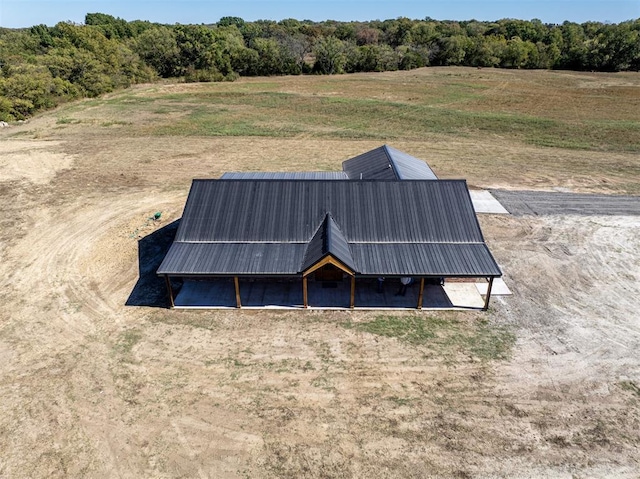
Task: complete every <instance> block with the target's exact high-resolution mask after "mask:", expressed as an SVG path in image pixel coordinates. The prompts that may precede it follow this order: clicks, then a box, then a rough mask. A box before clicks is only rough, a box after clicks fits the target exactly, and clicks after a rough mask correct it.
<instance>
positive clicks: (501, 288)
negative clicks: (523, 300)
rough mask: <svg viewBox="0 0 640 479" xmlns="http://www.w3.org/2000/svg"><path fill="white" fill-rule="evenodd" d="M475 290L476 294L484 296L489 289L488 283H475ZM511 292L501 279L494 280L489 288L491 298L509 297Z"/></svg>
mask: <svg viewBox="0 0 640 479" xmlns="http://www.w3.org/2000/svg"><path fill="white" fill-rule="evenodd" d="M476 288H477V289H478V293H480V294H482V295H484V294H487V289H489V283H476ZM510 294H513V293H511V290H510V289H509V287H508V286H507V285H506V284H505V282H504V280H503V279H502V278H495V279H494V280H493V286H492V287H491V296H494V295H495V296H509V295H510Z"/></svg>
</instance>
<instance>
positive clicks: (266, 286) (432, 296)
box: [174, 278, 484, 310]
mask: <svg viewBox="0 0 640 479" xmlns="http://www.w3.org/2000/svg"><path fill="white" fill-rule="evenodd" d="M399 285H400V283H399V280H397V279H389V280H388V281H385V284H384V287H383V291H382V292H378V291H377V281H376V280H375V278H374V279H361V280H358V281H357V282H356V297H355V308H356V309H365V310H415V308H416V306H417V303H418V295H419V283H417V282H416V283H413V284H411V285H409V287H408V288H407V292H406V294H405V295H404V296H399V295H397V292H398V287H399ZM324 286H326V285H323V284H322V283H318V282H315V281H309V284H308V298H309V309H334V310H348V309H349V299H350V291H351V282H350V281H349V280H343V281H340V282H337V284H336V286H335V287H331V288H327V287H324ZM469 288H472V290H471V291H468V290H469ZM240 299H241V301H242V307H243V308H246V309H300V308H303V300H302V281H301V280H298V281H296V280H293V281H260V280H256V281H246V280H241V281H240ZM174 303H175V307H176V309H182V308H187V309H230V308H235V307H236V296H235V287H234V285H233V281H232V280H231V279H230V278H222V279H212V280H207V281H195V280H186V281H185V282H184V284H183V285H182V287H181V288H180V290H179V291H178V294H177V297H176V298H175V301H174ZM483 306H484V301H483V299H482V297H481V296H480V294H479V293H478V291H477V289H475V283H446V284H445V286H444V288H443V287H442V286H439V285H429V284H427V285H425V287H424V295H423V303H422V308H423V310H430V309H431V310H436V309H451V310H455V309H468V308H482V307H483Z"/></svg>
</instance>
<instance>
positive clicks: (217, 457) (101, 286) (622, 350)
mask: <svg viewBox="0 0 640 479" xmlns="http://www.w3.org/2000/svg"><path fill="white" fill-rule="evenodd" d="M21 129H22V130H21ZM20 131H27V132H34V131H35V132H36V133H37V135H36V136H37V138H34V137H33V136H34V135H33V133H29V134H25V135H20V134H18V135H16V133H20ZM478 141H479V142H480V143H478V142H476V143H477V144H476V148H477V149H478V150H479V151H483V150H489V149H493V150H495V151H497V152H498V154H499V155H500V154H504V155H506V154H507V151H508V150H510V149H512V148H513V145H512V144H510V143H507V141H506V140H505V143H504V144H501V143H499V142H498V143H496V139H495V138H492V139H491V140H487V143H485V144H483V143H482V142H481V140H478ZM375 146H379V145H377V144H370V143H368V142H360V141H346V140H344V141H331V140H324V139H305V138H299V139H298V138H294V139H282V138H273V139H263V138H250V139H248V138H241V137H237V138H208V139H207V138H202V139H197V140H196V139H193V138H166V137H164V138H163V137H160V138H157V137H154V138H151V137H150V138H144V137H138V136H136V137H135V138H127V137H126V136H122V137H113V136H112V137H108V136H105V135H100V134H95V135H94V134H93V131H92V130H91V129H90V128H87V129H85V130H79V129H68V130H65V129H58V128H56V124H55V116H54V115H53V114H47V115H43V116H42V117H40V118H38V119H35V120H32V121H31V122H30V123H28V124H25V125H22V126H15V127H11V128H7V129H4V130H1V131H0V151H1V152H2V156H1V159H0V165H1V173H0V196H1V197H2V204H3V205H4V208H3V209H4V214H3V215H2V217H1V218H0V224H1V230H0V235H1V236H0V258H1V259H2V260H1V261H0V278H1V279H0V300H1V301H2V304H3V307H2V309H1V310H0V398H1V400H0V477H3V478H4V477H6V478H22V477H24V478H27V477H29V478H33V477H83V476H86V477H132V478H133V477H167V478H168V477H200V478H205V477H212V478H237V477H258V478H260V477H325V478H328V477H388V478H392V477H414V478H418V477H432V476H440V477H536V478H537V477H567V478H569V477H575V478H583V477H602V478H604V477H623V478H624V477H626V478H634V477H638V476H640V459H639V458H640V407H639V406H640V355H639V354H638V351H640V320H639V316H638V309H639V306H640V302H639V300H638V298H639V297H640V255H639V254H638V251H640V217H637V216H625V217H621V216H589V217H584V216H580V217H578V216H562V215H554V216H536V217H534V216H521V217H515V216H507V215H504V216H502V215H495V216H489V215H485V216H482V217H481V218H480V220H481V225H482V228H483V231H484V234H485V237H486V238H487V241H488V243H489V245H490V247H491V249H492V251H493V253H494V255H495V257H496V259H497V261H498V262H499V263H500V265H501V266H502V267H503V269H504V272H505V281H506V282H507V284H508V286H509V288H510V289H511V290H512V291H513V293H514V294H513V296H509V297H502V298H498V297H496V298H494V299H493V301H492V306H491V309H490V311H489V312H488V313H486V314H483V313H453V312H451V313H438V315H439V316H440V317H441V318H442V319H444V320H445V321H458V322H460V323H461V324H463V325H465V324H467V325H469V326H471V325H472V324H477V323H479V322H483V321H487V322H488V325H489V327H496V328H498V327H504V328H508V329H509V330H510V331H512V332H513V334H514V335H515V337H516V342H515V345H514V347H513V349H512V351H511V354H510V355H509V357H508V358H506V359H503V360H492V361H486V360H482V359H479V358H477V357H474V356H472V355H468V354H465V353H464V352H462V351H461V350H457V349H456V348H455V347H448V346H447V347H440V346H435V345H434V346H428V345H427V346H425V345H411V344H407V343H404V342H400V341H398V340H397V339H394V338H387V337H382V336H376V335H373V334H368V333H364V332H362V331H358V330H356V329H349V328H345V327H342V324H344V322H346V321H352V322H362V321H369V320H372V319H373V318H375V317H376V313H373V312H369V313H367V312H332V313H326V312H324V313H323V312H260V311H257V312H256V311H252V312H247V311H226V312H224V311H218V312H211V311H172V310H168V309H165V308H164V307H163V304H164V303H163V302H162V299H158V300H157V303H156V304H150V305H149V306H127V305H126V304H127V302H128V301H129V298H130V297H131V295H132V291H133V290H134V288H135V286H136V283H137V281H138V277H139V267H140V265H139V257H138V256H139V250H138V240H139V239H141V238H144V237H146V236H147V235H149V234H151V233H153V232H154V231H157V230H159V229H161V228H163V227H165V226H167V225H169V224H170V223H171V222H172V221H173V220H175V219H177V218H179V217H180V214H181V209H182V207H183V205H184V201H185V199H186V194H187V193H188V188H189V184H190V181H191V179H192V178H194V177H215V176H218V175H219V174H221V173H222V172H224V171H227V170H236V171H237V170H242V169H256V164H261V163H259V162H263V161H265V158H270V157H274V158H280V159H281V161H285V160H286V159H287V158H290V159H291V160H290V163H288V166H289V169H292V170H295V169H308V168H309V164H312V165H314V166H315V167H316V168H314V169H339V168H340V162H341V161H342V160H344V159H345V158H346V157H347V156H349V155H353V154H357V153H359V152H362V151H366V149H367V148H369V147H375ZM394 146H398V147H400V148H402V147H403V146H404V145H394ZM408 146H409V147H411V145H408ZM413 146H414V149H419V148H427V147H426V146H422V145H413ZM429 147H430V148H433V150H434V151H436V152H449V153H451V154H455V152H453V151H451V149H452V148H454V145H453V144H452V142H451V141H450V140H448V139H446V138H442V139H437V138H436V139H434V140H433V142H432V144H431V145H429ZM464 148H465V147H464V145H463V146H462V147H461V149H462V150H464ZM469 148H470V147H469ZM539 151H540V153H539V154H540V155H541V156H544V155H557V156H558V157H561V156H562V154H563V152H562V151H561V150H552V149H546V150H545V149H540V150H539ZM438 154H440V153H438ZM528 154H530V155H532V156H535V155H536V150H534V149H533V148H530V151H529V152H528ZM568 154H569V155H574V154H575V153H574V152H570V153H568ZM603 155H606V154H603ZM441 156H442V158H444V157H445V156H446V155H444V154H442V155H441ZM262 164H263V163H262ZM250 166H253V168H249V167H250ZM461 168H462V167H461ZM454 172H455V171H454ZM469 182H470V183H471V184H474V185H475V186H480V187H487V188H488V187H492V188H508V189H518V188H531V187H532V186H537V185H536V184H535V183H540V184H541V185H542V186H544V185H547V186H550V187H553V186H555V185H553V184H552V183H553V180H550V181H549V182H547V183H545V182H544V181H543V179H541V178H540V177H537V178H533V179H532V178H521V179H517V178H514V177H513V175H512V181H509V182H508V183H507V182H506V181H504V180H500V179H497V180H493V181H487V180H486V179H483V178H482V177H470V178H469ZM157 211H161V212H162V217H161V219H160V220H159V221H157V222H155V221H152V220H150V219H149V218H150V217H151V216H153V214H154V213H155V212H157ZM142 267H143V268H144V265H142ZM149 294H150V296H151V297H153V294H155V293H153V292H152V291H151V292H150V293H149ZM158 294H160V296H158V298H161V294H162V292H160V293H158ZM129 302H130V301H129ZM152 303H153V302H152ZM426 314H428V313H409V315H410V316H415V315H426Z"/></svg>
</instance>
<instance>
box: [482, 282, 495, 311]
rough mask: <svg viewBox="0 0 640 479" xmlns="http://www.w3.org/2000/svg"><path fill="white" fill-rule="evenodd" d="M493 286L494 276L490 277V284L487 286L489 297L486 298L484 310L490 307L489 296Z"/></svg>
mask: <svg viewBox="0 0 640 479" xmlns="http://www.w3.org/2000/svg"><path fill="white" fill-rule="evenodd" d="M492 286H493V276H491V277H490V278H489V286H488V287H487V297H486V298H485V300H484V308H482V311H486V310H487V309H489V298H491V287H492Z"/></svg>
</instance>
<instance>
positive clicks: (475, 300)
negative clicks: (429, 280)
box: [444, 282, 484, 309]
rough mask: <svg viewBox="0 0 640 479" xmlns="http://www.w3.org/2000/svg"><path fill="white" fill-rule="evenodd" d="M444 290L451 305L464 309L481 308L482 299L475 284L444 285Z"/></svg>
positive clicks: (482, 304) (482, 305)
mask: <svg viewBox="0 0 640 479" xmlns="http://www.w3.org/2000/svg"><path fill="white" fill-rule="evenodd" d="M444 290H445V292H446V293H447V296H448V297H449V299H450V300H451V303H453V304H455V305H460V306H461V307H464V308H474V309H476V308H483V307H484V299H483V298H482V296H480V293H478V289H477V288H476V284H475V283H447V282H445V283H444Z"/></svg>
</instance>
